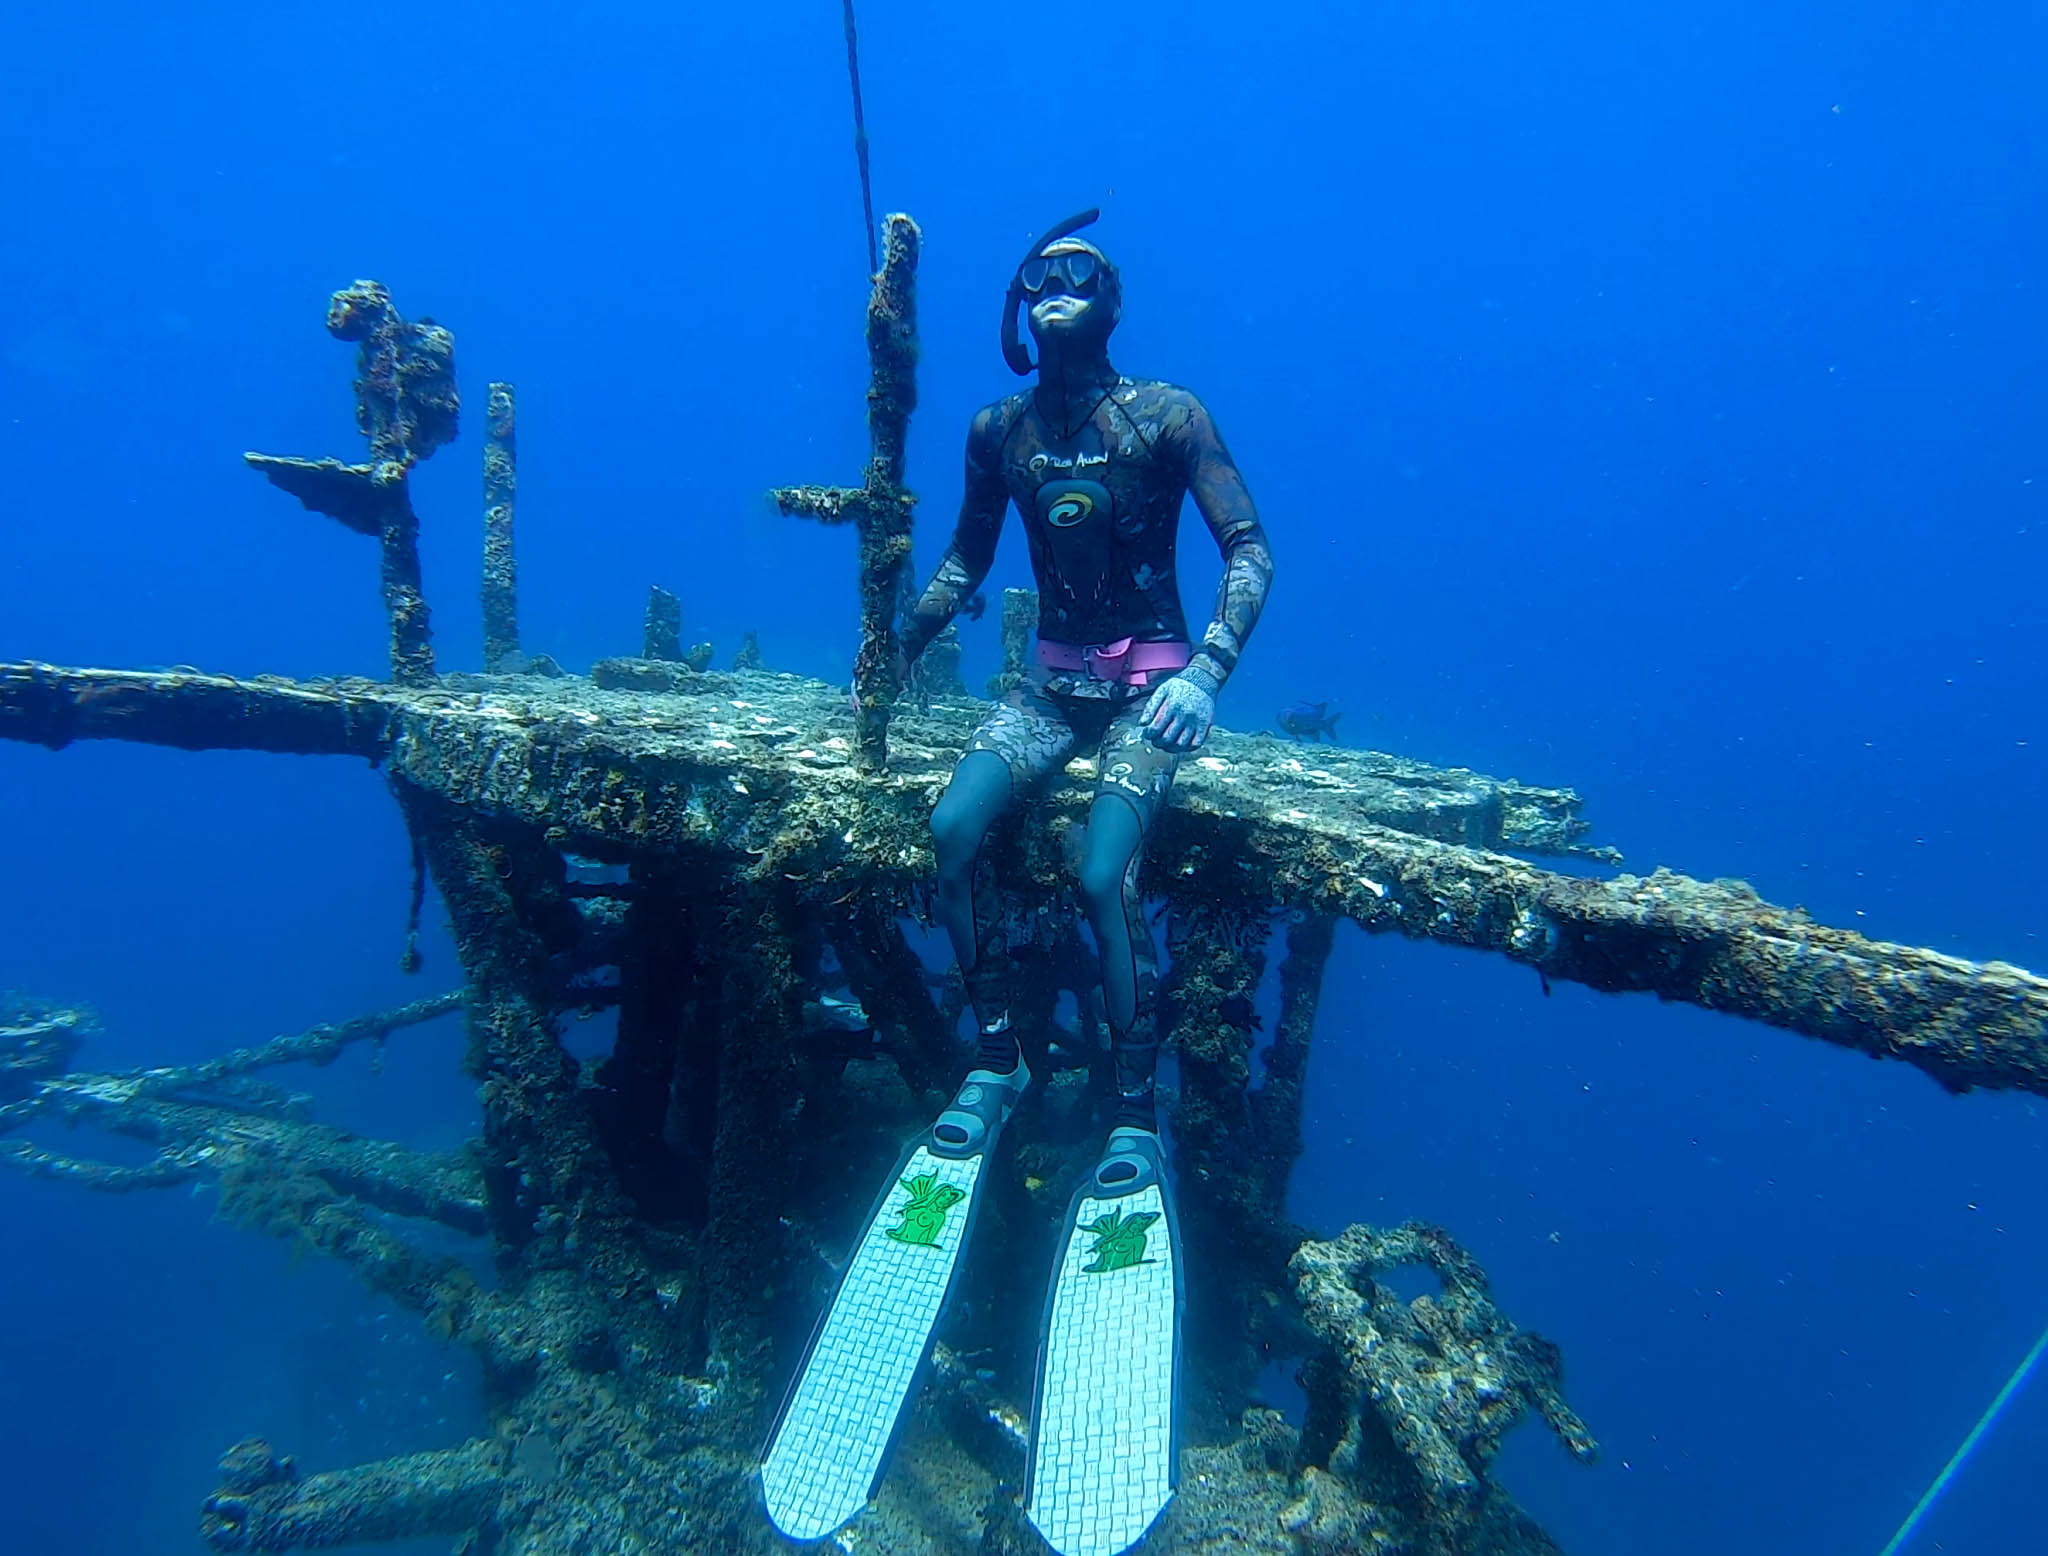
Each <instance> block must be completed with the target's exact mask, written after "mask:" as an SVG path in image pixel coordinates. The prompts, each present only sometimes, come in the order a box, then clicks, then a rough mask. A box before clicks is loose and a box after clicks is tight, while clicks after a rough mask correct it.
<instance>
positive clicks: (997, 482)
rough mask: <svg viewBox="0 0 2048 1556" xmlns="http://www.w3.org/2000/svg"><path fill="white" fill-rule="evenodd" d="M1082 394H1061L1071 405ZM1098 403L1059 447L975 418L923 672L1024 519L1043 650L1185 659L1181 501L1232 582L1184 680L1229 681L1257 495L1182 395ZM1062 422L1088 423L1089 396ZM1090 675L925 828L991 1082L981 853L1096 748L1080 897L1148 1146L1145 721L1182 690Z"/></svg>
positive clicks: (1253, 588) (1262, 576)
mask: <svg viewBox="0 0 2048 1556" xmlns="http://www.w3.org/2000/svg"><path fill="white" fill-rule="evenodd" d="M1078 387H1080V386H1076V385H1073V384H1062V385H1061V388H1062V389H1063V390H1065V391H1066V392H1067V393H1068V395H1070V396H1074V395H1075V391H1076V389H1077V388H1078ZM1087 387H1090V388H1093V389H1094V390H1097V391H1099V393H1098V394H1097V397H1096V398H1095V402H1094V408H1093V410H1092V411H1089V412H1088V413H1087V414H1086V415H1085V416H1078V417H1077V418H1076V419H1075V421H1074V423H1073V424H1072V430H1071V432H1070V433H1067V434H1066V435H1063V432H1064V431H1065V429H1062V428H1060V427H1056V426H1055V425H1054V424H1053V422H1052V421H1051V420H1050V419H1049V418H1048V416H1047V415H1046V414H1045V413H1044V412H1043V411H1042V410H1041V409H1040V406H1039V403H1038V400H1037V399H1036V397H1035V396H1034V394H1032V393H1025V394H1018V395H1013V396H1011V397H1010V398H1009V399H1006V400H1002V401H1000V402H998V403H997V404H994V405H991V406H989V407H987V408H986V409H984V410H983V411H981V412H980V414H978V415H977V416H976V417H975V418H974V423H973V426H972V429H971V430H970V432H969V434H968V440H967V484H966V495H965V497H964V499H963V501H962V503H961V508H960V521H959V526H958V529H957V532H956V533H955V535H954V537H953V541H952V544H951V546H949V547H948V549H947V551H946V555H945V557H944V559H943V560H942V561H941V562H940V564H939V568H938V571H937V573H936V574H935V575H934V576H933V578H932V581H931V583H930V584H929V585H928V586H927V587H926V589H925V591H924V594H923V596H922V597H921V598H920V600H919V601H918V604H917V607H916V610H915V612H914V614H913V616H912V618H911V620H910V622H909V623H907V625H906V629H905V632H904V647H905V650H906V652H907V653H908V654H909V655H910V656H911V657H913V658H914V657H915V656H916V654H917V653H918V652H919V651H920V650H921V649H922V648H923V647H924V646H925V645H926V644H927V643H928V642H930V640H931V639H932V637H934V636H935V635H936V634H937V633H938V632H939V631H940V630H941V629H943V628H944V626H945V625H946V623H947V622H949V621H950V620H952V618H953V616H954V614H955V613H956V612H957V611H958V610H959V609H960V607H961V606H962V605H963V604H964V603H965V602H966V601H967V600H968V599H969V598H971V597H972V596H973V594H974V593H975V591H976V589H977V588H979V586H980V584H981V582H982V580H983V579H984V578H985V577H986V576H987V574H988V570H989V567H990V564H991V563H992V562H993V561H994V559H995V551H996V541H997V537H998V536H999V534H1000V533H1001V530H1002V525H1003V519H1004V515H1005V513H1006V512H1007V510H1008V508H1009V506H1010V505H1011V504H1012V503H1014V504H1015V505H1016V507H1017V511H1018V513H1019V514H1020V515H1021V516H1022V519H1023V522H1024V534H1025V538H1026V540H1027V541H1028V542H1029V545H1030V551H1031V566H1032V571H1033V572H1034V573H1035V574H1036V576H1037V582H1038V595H1039V637H1040V639H1041V642H1042V643H1049V644H1055V645H1066V646H1067V648H1068V649H1069V650H1072V649H1082V650H1090V649H1099V648H1101V647H1102V646H1104V645H1116V644H1119V643H1120V642H1121V641H1122V640H1126V639H1129V640H1133V641H1135V642H1136V643H1141V644H1143V643H1154V644H1175V643H1177V644H1183V645H1186V644H1188V631H1187V624H1186V619H1185V617H1184V616H1183V614H1182V610H1181V602H1180V593H1179V587H1178V581H1177V577H1176V573H1175V568H1174V545H1175V539H1176V533H1177V530H1178V528H1179V523H1180V510H1181V501H1182V498H1183V497H1185V496H1190V495H1191V496H1193V498H1194V499H1195V504H1196V506H1197V508H1198V509H1199V510H1200V512H1201V515H1202V518H1203V519H1204V521H1205V522H1206V523H1207V524H1208V527H1209V532H1210V534H1211V535H1212V536H1214V537H1215V540H1216V544H1217V546H1218V547H1219V548H1220V549H1221V551H1222V553H1223V557H1224V564H1225V565H1224V574H1223V581H1222V583H1221V585H1220V586H1219V588H1218V591H1217V599H1216V607H1215V612H1214V615H1213V617H1212V619H1211V620H1210V622H1209V623H1208V625H1207V627H1206V628H1205V630H1204V631H1203V633H1202V637H1201V640H1200V642H1199V643H1198V644H1194V645H1192V648H1193V653H1192V658H1191V659H1190V660H1188V661H1187V664H1188V673H1189V674H1190V675H1191V676H1192V677H1196V678H1199V683H1200V684H1203V685H1204V686H1205V687H1206V688H1207V689H1208V691H1209V695H1210V696H1211V697H1212V698H1213V695H1214V688H1215V687H1218V686H1220V685H1221V684H1222V683H1223V681H1225V680H1226V679H1227V678H1228V677H1229V674H1230V672H1231V670H1232V669H1233V668H1234V667H1235V666H1236V663H1237V656H1238V653H1239V651H1240V650H1241V649H1242V648H1243V646H1244V643H1245V640H1246V639H1247V638H1248V637H1249V636H1250V634H1251V630H1252V627H1253V624H1254V623H1255V622H1256V621H1257V620H1258V616H1259V611H1260V608H1261V607H1262V606H1263V604H1264V603H1265V597H1266V591H1267V588H1268V585H1269V584H1270V581H1271V578H1272V557H1271V554H1270V552H1269V550H1268V548H1267V544H1266V536H1265V531H1264V530H1263V529H1262V528H1261V527H1260V524H1259V517H1258V513H1257V511H1256V510H1255V509H1254V507H1253V506H1252V500H1251V494H1250V493H1249V492H1248V491H1247V490H1246V489H1245V484H1244V480H1243V478H1242V477H1241V476H1240V475H1239V474H1238V471H1237V467H1236V465H1235V464H1233V463H1232V461H1231V458H1230V454H1229V451H1228V450H1227V449H1226V448H1225V447H1224V445H1223V440H1222V438H1221V437H1220V436H1219V435H1218V433H1217V431H1216V426H1215V423H1214V422H1213V421H1212V420H1211V419H1210V417H1209V413H1208V411H1207V410H1205V409H1204V408H1203V406H1202V403H1201V401H1199V400H1198V399H1196V398H1195V396H1194V395H1193V394H1191V393H1189V392H1188V391H1187V390H1185V389H1179V388H1176V387H1174V386H1173V385H1171V384H1164V383H1157V382H1152V381H1149V380H1144V379H1133V378H1125V377H1122V376H1121V375H1118V374H1116V373H1115V372H1114V370H1113V369H1110V368H1109V367H1108V363H1107V361H1106V359H1105V360H1102V361H1101V362H1100V364H1099V369H1098V375H1097V378H1096V381H1095V382H1094V383H1093V384H1092V385H1090V386H1087ZM1068 403H1069V404H1072V405H1085V404H1086V403H1087V395H1086V394H1085V393H1081V394H1079V395H1078V396H1076V397H1074V398H1071V399H1070V400H1069V401H1068ZM1065 657H1067V658H1068V659H1069V660H1071V659H1072V658H1074V657H1075V656H1074V655H1072V654H1071V652H1070V653H1069V654H1067V655H1066V656H1065ZM1082 657H1084V658H1085V659H1086V660H1087V663H1088V666H1089V667H1088V668H1066V667H1061V668H1047V667H1045V666H1043V665H1042V664H1041V665H1040V666H1039V667H1036V668H1034V669H1033V670H1032V672H1031V673H1030V674H1029V675H1028V676H1027V677H1026V679H1025V681H1024V682H1023V684H1022V685H1020V686H1018V687H1017V688H1016V689H1015V690H1014V691H1012V692H1011V693H1010V694H1009V695H1008V696H1007V697H1006V698H1005V699H1004V700H1003V702H1002V703H1001V704H1000V705H999V706H998V707H997V709H996V711H995V712H994V713H993V714H991V715H990V717H989V718H988V719H987V720H986V721H985V722H984V723H983V724H982V726H981V727H980V728H979V729H978V730H976V731H975V734H974V736H973V738H972V739H971V740H970V741H969V742H968V746H967V751H966V753H965V754H964V755H963V756H962V757H961V760H960V765H959V767H958V768H957V769H956V770H955V773H954V778H953V782H952V784H951V785H950V786H949V787H948V789H947V792H946V795H945V797H944V798H943V799H942V800H941V801H940V804H939V807H938V809H937V810H936V811H935V812H934V813H933V817H932V827H933V833H934V841H935V844H936V849H937V854H938V863H939V896H940V906H941V913H942V917H943V918H944V919H945V923H946V928H947V930H948V933H949V935H950V937H951V939H952V941H953V945H954V951H955V954H956V955H957V956H958V957H959V960H960V966H961V970H962V972H963V973H964V974H965V975H966V978H967V985H968V990H969V993H970V995H971V997H972V1000H973V1003H974V1010H975V1016H976V1019H977V1021H978V1022H979V1023H980V1026H981V1029H982V1031H983V1033H984V1042H983V1057H982V1063H983V1064H984V1065H989V1066H994V1065H998V1064H1000V1062H1001V1061H1000V1057H999V1055H1000V1053H1001V1048H1000V1047H995V1048H992V1047H991V1043H990V1040H989V1037H988V1034H991V1033H997V1032H1006V1030H1007V1012H1008V1003H1009V1001H1008V991H1007V990H1006V989H1005V988H1003V987H1002V986H1001V978H1002V973H1003V969H1004V968H1005V967H1006V966H1007V962H1008V958H1007V956H1005V955H1003V954H1002V948H1001V947H1000V946H999V945H997V944H996V942H995V937H996V936H998V935H1000V933H1001V931H1002V913H1001V910H1000V907H999V906H998V905H997V903H996V898H995V892H994V885H993V882H992V881H991V880H990V879H989V877H988V872H987V870H986V869H985V868H983V869H981V870H980V871H979V872H977V863H978V857H979V850H980V845H981V841H982V838H983V837H984V836H985V835H986V833H987V830H988V827H989V825H990V824H991V823H992V822H993V821H994V820H995V819H996V817H997V816H998V815H1000V814H1001V813H1002V811H1003V810H1005V809H1006V808H1008V806H1009V805H1010V804H1011V803H1013V801H1014V800H1015V799H1016V798H1017V797H1018V796H1020V795H1021V794H1022V793H1023V792H1024V791H1025V790H1026V789H1027V788H1029V787H1030V786H1031V785H1033V784H1035V783H1038V782H1040V781H1041V780H1043V779H1044V778H1046V777H1047V776H1048V775H1050V774H1052V773H1056V772H1058V771H1059V770H1060V769H1061V768H1062V767H1064V766H1065V764H1066V762H1067V761H1068V759H1069V758H1071V757H1072V756H1074V755H1075V754H1076V753H1077V752H1078V751H1080V750H1082V749H1083V748H1088V749H1092V750H1093V751H1094V752H1095V753H1096V755H1097V778H1096V789H1095V799H1094V803H1093V806H1092V808H1091V810H1090V812H1089V825H1088V842H1087V847H1086V849H1085V852H1084V857H1083V860H1082V865H1081V871H1080V888H1081V896H1082V899H1083V902H1084V903H1085V905H1086V908H1087V912H1088V917H1089V922H1090V925H1091V927H1092V929H1093V931H1094V934H1095V938H1096V944H1097V945H1098V946H1099V947H1100V949H1101V953H1102V977H1103V994H1104V1000H1105V1004H1106V1007H1107V1012H1106V1013H1107V1015H1108V1018H1109V1025H1110V1032H1111V1036H1112V1040H1113V1045H1114V1053H1115V1061H1116V1074H1117V1085H1118V1089H1119V1092H1120V1093H1121V1096H1122V1103H1121V1106H1120V1110H1119V1117H1120V1120H1121V1121H1122V1122H1125V1123H1135V1124H1139V1125H1141V1126H1142V1127H1147V1128H1150V1127H1154V1126H1153V1124H1152V1076H1153V1070H1154V1067H1155V1064H1156V1060H1157V1054H1158V1033H1157V1022H1156V1016H1155V1006H1156V986H1157V976H1156V965H1157V954H1156V950H1155V947H1154V945H1153V941H1152V935H1151V930H1150V927H1149V926H1148V925H1147V924H1146V922H1145V919H1144V915H1143V907H1142V903H1141V901H1140V899H1139V896H1138V889H1137V879H1138V866H1139V859H1140V853H1141V850H1142V847H1143V842H1144V838H1145V835H1146V834H1147V833H1148V832H1149V830H1150V828H1151V826H1152V823H1153V820H1154V819H1155V817H1156V816H1157V814H1158V811H1159V807H1160V805H1161V804H1162V803H1163V801H1164V800H1165V798H1166V794H1167V790H1168V788H1169V786H1170V785H1171V784H1172V782H1173V774H1174V769H1175V768H1176V767H1177V766H1178V765H1179V762H1180V755H1181V753H1180V751H1178V750H1173V749H1165V748H1162V746H1161V745H1160V744H1158V743H1155V740H1154V738H1153V736H1152V734H1150V733H1148V730H1147V727H1146V724H1145V721H1144V714H1145V710H1146V707H1147V704H1148V702H1150V701H1151V700H1152V698H1153V694H1154V692H1155V691H1156V690H1157V689H1158V687H1159V686H1160V685H1161V683H1162V682H1163V681H1165V680H1167V679H1169V678H1170V676H1171V674H1172V672H1171V670H1170V669H1162V670H1157V671H1154V672H1152V673H1151V674H1149V675H1147V674H1137V675H1135V676H1131V677H1128V678H1122V679H1119V678H1116V674H1115V667H1116V661H1115V659H1114V657H1112V656H1104V655H1102V654H1100V653H1089V654H1086V655H1084V656H1082ZM1162 657H1165V658H1168V659H1169V660H1171V659H1172V655H1171V654H1170V652H1169V653H1167V654H1165V655H1164V656H1162ZM1203 733H1206V730H1204V731H1203ZM1200 738H1201V736H1200V734H1197V735H1196V736H1195V737H1194V741H1193V744H1199V741H1200ZM1184 748H1191V747H1187V746H1185V745H1184ZM992 757H993V758H1000V760H1001V766H1000V767H999V766H997V765H996V763H995V762H994V761H992V760H991V758H992ZM1005 777H1006V779H1007V781H1005ZM1007 1041H1008V1039H1007V1038H1005V1039H1004V1042H1005V1043H1007Z"/></svg>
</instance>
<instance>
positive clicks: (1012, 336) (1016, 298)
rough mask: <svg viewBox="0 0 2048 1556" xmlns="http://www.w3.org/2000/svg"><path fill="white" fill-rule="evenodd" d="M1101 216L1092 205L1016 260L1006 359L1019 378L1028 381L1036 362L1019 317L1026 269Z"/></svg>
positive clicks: (1007, 301) (1006, 307)
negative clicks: (1025, 343) (1024, 338)
mask: <svg viewBox="0 0 2048 1556" xmlns="http://www.w3.org/2000/svg"><path fill="white" fill-rule="evenodd" d="M1101 215H1102V208H1101V207H1100V206H1090V207H1089V208H1088V209H1087V210H1085V211H1083V212H1081V214H1080V215H1078V216H1069V217H1068V218H1067V219H1066V220H1065V221H1063V222H1061V223H1060V224H1059V225H1058V226H1057V227H1054V228H1053V229H1052V230H1051V231H1049V232H1047V233H1046V234H1045V236H1044V237H1042V238H1040V239H1039V240H1038V241H1037V242H1036V243H1034V244H1032V245H1031V247H1030V248H1028V249H1027V250H1025V252H1024V257H1023V258H1022V259H1020V260H1018V261H1017V268H1016V269H1015V270H1013V271H1011V272H1010V290H1009V293H1008V295H1007V296H1005V297H1004V299H1003V360H1004V361H1005V362H1007V363H1009V364H1010V371H1011V372H1013V373H1015V374H1016V375H1017V376H1018V377H1019V378H1028V377H1030V376H1031V374H1032V372H1033V371H1034V370H1035V369H1036V367H1037V365H1038V364H1037V363H1035V362H1033V361H1032V360H1031V353H1030V352H1028V351H1026V350H1025V349H1024V340H1023V337H1022V336H1021V335H1020V334H1019V333H1018V329H1017V314H1018V310H1020V309H1021V308H1023V306H1024V304H1025V300H1026V299H1025V292H1024V267H1025V265H1027V264H1029V263H1030V262H1031V261H1032V260H1034V259H1036V258H1037V257H1038V256H1039V255H1040V254H1042V253H1043V252H1044V251H1045V250H1046V249H1047V248H1049V247H1051V246H1052V245H1053V244H1055V243H1057V242H1059V241H1060V239H1062V238H1065V237H1071V236H1072V235H1073V234H1074V233H1077V232H1079V231H1080V230H1081V229H1082V228H1083V227H1086V226H1089V225H1091V224H1092V223H1093V222H1094V221H1095V220H1096V218H1098V217H1099V216H1101Z"/></svg>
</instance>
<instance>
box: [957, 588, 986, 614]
mask: <svg viewBox="0 0 2048 1556" xmlns="http://www.w3.org/2000/svg"><path fill="white" fill-rule="evenodd" d="M987 609H988V596H987V595H985V594H976V595H973V596H972V597H970V598H969V599H968V601H967V603H966V604H965V605H963V606H961V607H960V614H961V615H963V616H965V617H966V618H967V619H968V620H969V621H979V620H981V618H982V614H983V612H985V611H986V610H987Z"/></svg>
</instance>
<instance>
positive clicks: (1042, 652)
mask: <svg viewBox="0 0 2048 1556" xmlns="http://www.w3.org/2000/svg"><path fill="white" fill-rule="evenodd" d="M1191 655H1192V651H1191V649H1190V648H1189V646H1188V645H1187V644H1186V643H1140V642H1139V641H1138V640H1137V639H1136V638H1118V639H1117V640H1116V641H1115V642H1114V643H1090V644H1088V645H1087V646H1086V647H1083V646H1081V645H1080V644H1078V643H1054V642H1051V641H1050V640H1048V639H1046V638H1040V639H1039V640H1038V662H1039V663H1040V664H1042V665H1044V666H1045V668H1046V669H1048V670H1079V671H1082V672H1084V673H1086V674H1087V675H1089V676H1091V677H1093V678H1094V679H1095V680H1098V681H1114V682H1116V683H1117V684H1118V685H1121V686H1150V685H1151V684H1152V683H1153V682H1154V681H1157V680H1161V679H1164V675H1165V674H1170V673H1171V672H1173V671H1175V670H1185V669H1186V668H1187V665H1188V660H1189V658H1190V657H1191Z"/></svg>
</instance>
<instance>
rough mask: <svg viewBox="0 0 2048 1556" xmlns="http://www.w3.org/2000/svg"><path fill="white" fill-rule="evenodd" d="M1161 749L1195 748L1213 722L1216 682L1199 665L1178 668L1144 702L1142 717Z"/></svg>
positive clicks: (1180, 749)
mask: <svg viewBox="0 0 2048 1556" xmlns="http://www.w3.org/2000/svg"><path fill="white" fill-rule="evenodd" d="M1142 722H1143V723H1144V726H1145V733H1146V735H1147V736H1149V737H1150V738H1151V741H1152V744H1154V745H1155V746H1157V747H1159V749H1160V750H1162V751H1195V750H1199V749H1200V748H1201V744H1202V742H1203V741H1205V740H1207V739H1208V738H1209V731H1210V729H1211V728H1212V727H1213V726H1214V725H1215V723H1216V686H1215V683H1214V682H1213V681H1211V680H1210V679H1209V677H1208V676H1207V675H1205V674H1204V673H1203V672H1202V671H1201V670H1200V669H1187V670H1183V671H1181V672H1180V673H1179V674H1178V675H1176V676H1174V677H1173V678H1172V679H1170V680H1168V681H1166V682H1165V683H1164V684H1162V685H1161V686H1160V688H1159V689H1158V690H1157V691H1155V692H1154V693H1153V694H1152V700H1151V701H1150V702H1148V703H1146V704H1145V717H1144V719H1143V721H1142Z"/></svg>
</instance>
